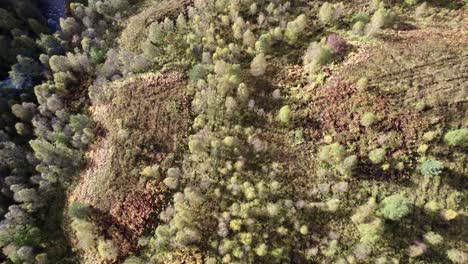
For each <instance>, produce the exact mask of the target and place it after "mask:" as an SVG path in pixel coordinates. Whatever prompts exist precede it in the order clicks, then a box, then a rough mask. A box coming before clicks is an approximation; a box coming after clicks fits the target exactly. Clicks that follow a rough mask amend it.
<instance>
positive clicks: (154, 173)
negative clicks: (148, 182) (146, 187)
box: [140, 165, 161, 180]
mask: <svg viewBox="0 0 468 264" xmlns="http://www.w3.org/2000/svg"><path fill="white" fill-rule="evenodd" d="M140 175H141V176H143V177H147V178H153V179H156V180H159V177H160V175H161V174H160V170H159V165H153V166H147V167H145V168H144V169H143V170H142V171H141V172H140Z"/></svg>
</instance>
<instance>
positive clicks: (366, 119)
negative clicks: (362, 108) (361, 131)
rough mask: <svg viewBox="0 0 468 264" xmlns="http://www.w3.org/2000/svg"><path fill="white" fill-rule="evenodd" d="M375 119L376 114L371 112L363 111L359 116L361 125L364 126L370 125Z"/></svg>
mask: <svg viewBox="0 0 468 264" xmlns="http://www.w3.org/2000/svg"><path fill="white" fill-rule="evenodd" d="M375 121H377V116H376V115H375V114H374V113H371V112H367V113H364V115H362V117H361V125H363V126H365V127H370V126H372V124H374V123H375Z"/></svg>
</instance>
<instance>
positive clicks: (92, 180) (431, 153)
mask: <svg viewBox="0 0 468 264" xmlns="http://www.w3.org/2000/svg"><path fill="white" fill-rule="evenodd" d="M188 2H189V1H168V2H164V3H162V4H160V5H148V6H145V5H143V7H142V12H141V13H139V14H137V15H135V16H134V17H132V18H130V19H129V22H128V24H127V27H126V29H125V30H124V31H123V33H122V36H121V38H120V45H121V48H122V49H126V50H133V51H135V50H137V49H138V47H137V46H135V45H134V43H141V42H142V41H141V40H142V39H143V37H144V34H145V32H144V30H145V28H146V27H147V26H148V25H149V24H150V23H151V22H152V21H155V20H161V18H162V17H163V16H164V15H167V14H169V16H170V17H172V18H173V17H175V16H176V15H177V14H178V12H180V10H182V9H183V8H184V7H185V6H186V5H187V4H188ZM364 2H365V1H355V2H353V3H351V4H349V3H347V7H350V8H349V9H348V8H347V10H348V11H349V12H355V11H359V10H361V9H362V5H363V3H364ZM366 2H367V1H366ZM313 4H314V3H312V5H313ZM433 11H434V10H433ZM443 12H446V13H447V14H445V15H444V13H443ZM462 12H463V11H462ZM408 15H409V14H407V13H404V12H402V13H401V14H400V16H401V17H405V16H408ZM461 15H463V14H460V12H459V11H452V10H451V9H445V8H444V9H442V13H441V12H435V11H434V15H432V16H430V17H428V18H425V19H421V20H416V19H413V20H411V19H410V20H405V21H408V22H405V23H400V24H398V25H397V26H395V29H390V30H387V31H385V32H383V34H382V35H381V36H379V37H378V38H376V39H366V38H356V37H354V36H351V35H349V34H348V33H346V32H343V31H342V29H340V28H339V27H338V28H336V30H335V31H336V32H337V33H342V35H343V36H345V38H346V39H347V40H348V41H349V43H351V44H352V45H353V47H352V48H351V52H350V53H348V54H347V55H346V56H345V57H344V58H342V59H341V60H337V61H336V62H335V63H333V64H332V65H329V66H327V67H325V68H324V69H323V70H322V71H321V72H320V73H319V75H318V76H320V78H318V79H316V80H314V81H313V82H312V83H309V82H308V81H307V80H306V79H305V78H303V69H302V62H301V56H302V54H303V53H304V51H305V49H306V47H307V45H308V43H309V42H310V41H312V40H316V39H315V38H316V37H314V36H316V35H320V34H323V35H326V32H325V29H322V28H320V27H317V28H314V30H311V31H309V32H308V33H306V34H305V35H306V36H305V37H304V39H306V40H307V41H304V42H302V43H300V44H297V45H296V46H295V47H290V48H291V50H292V51H290V52H289V51H288V50H284V49H283V50H281V49H278V52H277V54H274V55H275V56H272V58H271V59H272V60H271V63H270V66H269V68H268V69H267V73H266V74H265V77H263V79H259V78H257V79H255V80H254V79H252V80H248V82H250V83H248V84H249V85H251V86H255V87H262V89H261V90H260V89H257V90H259V91H261V92H259V93H258V94H256V95H255V98H256V100H257V102H256V106H255V107H254V108H253V109H251V112H249V113H247V114H246V116H245V117H244V118H245V123H246V124H249V123H250V124H255V126H257V127H261V128H262V129H263V132H262V133H261V134H260V137H261V139H263V140H265V141H267V142H268V144H269V146H270V147H271V149H272V150H271V152H270V153H271V154H270V156H269V157H267V158H268V159H270V160H271V161H272V162H276V163H277V164H278V166H280V167H282V169H283V171H284V172H285V173H284V175H283V176H282V181H283V184H284V185H285V186H287V190H288V192H290V193H292V194H293V198H294V199H295V200H300V199H307V200H314V199H315V200H317V201H318V200H320V199H321V198H326V197H333V196H334V195H335V193H334V192H335V191H334V190H336V188H338V186H340V184H342V183H343V182H346V183H347V184H348V185H347V186H348V191H347V192H346V193H345V194H343V195H344V196H345V199H343V201H344V202H343V203H342V204H340V208H342V210H340V211H339V212H336V213H331V214H325V215H324V216H323V217H320V218H317V221H316V222H314V223H313V226H314V230H311V232H312V233H314V234H316V235H317V237H326V236H329V235H330V234H332V233H338V234H340V235H341V238H340V241H341V244H342V248H341V250H342V254H343V255H346V254H348V253H350V252H352V250H353V243H352V242H353V241H356V240H359V234H358V232H357V229H356V226H355V224H353V223H352V222H351V221H350V220H349V219H350V217H351V215H352V214H353V212H354V209H355V208H356V207H357V206H359V205H362V204H363V203H365V202H366V201H367V198H368V197H369V196H375V197H378V198H383V197H385V196H387V195H391V194H393V193H397V192H405V193H406V194H409V198H410V200H411V201H412V202H414V204H415V205H416V210H414V213H413V214H412V215H411V216H410V217H408V218H407V219H405V220H404V221H403V222H401V223H393V224H392V225H391V226H389V227H386V233H385V236H384V237H385V239H384V241H379V245H378V247H379V248H380V249H382V250H384V252H381V253H382V254H388V255H390V256H395V255H399V254H400V252H401V251H402V249H404V248H407V247H408V246H410V243H411V242H412V241H417V240H421V237H422V235H423V234H424V233H425V232H426V231H427V230H429V228H428V227H430V229H431V230H433V231H435V232H439V233H441V234H443V235H444V237H445V238H446V245H447V246H450V247H458V248H462V247H463V245H466V243H467V241H466V237H468V234H467V231H466V228H464V226H466V208H465V207H466V203H463V202H459V203H456V202H454V201H455V200H457V201H466V198H467V197H466V193H464V190H466V187H467V181H466V176H464V175H466V169H467V168H466V155H464V154H463V151H452V150H450V149H448V148H447V147H446V146H445V145H444V143H443V142H442V136H443V133H444V132H446V131H447V130H448V129H451V128H458V127H466V126H467V121H468V120H467V113H466V111H467V98H468V93H467V90H466V85H467V81H466V80H467V78H468V75H467V74H468V72H467V70H468V65H467V62H466V61H467V56H468V54H467V52H466V50H467V44H466V43H468V35H467V34H466V20H464V18H460V17H461ZM317 39H318V38H317ZM363 78H366V79H367V81H368V85H367V86H366V87H365V88H362V87H358V85H357V82H358V81H359V80H360V79H363ZM106 89H107V90H108V96H109V98H110V100H109V101H108V102H106V103H103V104H102V105H97V106H93V108H92V109H91V112H92V113H93V118H94V119H95V121H97V122H98V124H99V126H100V132H101V133H100V135H99V139H98V140H97V141H96V143H95V144H94V145H93V146H92V147H91V148H90V151H89V153H88V156H89V160H90V163H89V165H88V167H87V169H86V170H85V171H83V172H82V175H81V179H80V181H79V183H78V184H77V186H76V188H75V190H74V191H73V192H72V194H71V196H70V199H69V200H70V201H75V200H79V201H82V202H86V203H88V204H90V205H92V207H94V208H96V209H98V210H99V211H100V212H101V220H100V221H101V223H100V224H99V226H100V228H101V229H102V232H104V233H105V234H106V236H108V237H111V238H112V239H114V241H115V242H116V243H118V244H119V249H120V251H121V252H120V253H121V255H122V256H124V255H126V254H128V253H129V252H135V251H137V248H138V246H137V240H138V237H140V236H141V235H143V234H145V231H149V230H154V226H155V225H157V223H158V221H157V220H156V218H155V216H156V215H157V213H159V211H160V210H161V209H162V208H164V207H165V206H166V203H165V201H166V199H165V194H166V193H167V190H166V189H165V187H163V186H162V185H158V184H155V183H153V182H152V181H147V180H146V179H142V177H141V176H139V173H140V171H141V169H143V168H144V167H145V166H148V165H153V164H161V171H165V169H167V168H169V167H171V166H173V165H175V164H177V165H180V161H181V160H182V159H183V155H184V154H186V143H187V135H188V131H189V125H190V123H191V120H192V116H191V111H190V104H189V102H190V100H189V97H190V96H189V92H188V91H187V90H186V78H185V77H184V76H182V75H181V74H178V73H174V72H172V73H164V74H153V73H149V74H145V75H138V76H134V77H131V78H129V79H125V80H122V81H115V82H113V83H111V84H109V85H108V87H106ZM275 90H279V92H280V94H281V96H280V98H279V99H275V98H273V96H272V93H273V92H274V91H275ZM285 104H289V105H291V107H292V109H293V112H294V122H293V123H292V124H291V125H289V126H281V125H279V124H278V123H277V122H275V121H274V117H275V115H276V112H277V110H278V109H279V108H280V107H281V106H282V105H285ZM418 105H419V106H418ZM421 105H422V106H424V107H420V106H421ZM366 112H373V113H375V114H376V116H377V121H376V122H375V123H374V124H373V125H372V126H370V127H363V126H362V125H361V119H362V115H363V114H364V113H366ZM430 131H434V132H435V133H436V135H437V136H436V137H435V138H434V139H432V140H430V141H428V142H427V141H424V140H423V139H422V138H423V135H424V134H425V133H426V132H430ZM331 142H339V143H341V144H343V145H344V146H345V147H346V150H347V153H348V154H350V155H351V154H354V155H357V157H358V158H359V160H360V161H359V168H358V170H357V171H356V173H355V174H354V175H353V176H352V177H341V176H338V175H330V173H326V172H325V173H324V172H320V168H321V167H322V164H321V163H320V162H319V161H318V160H317V155H318V151H319V148H320V147H322V146H324V145H326V144H328V143H331ZM423 144H427V145H428V147H429V148H428V150H426V151H425V152H421V151H420V147H421V145H423ZM378 147H384V148H385V149H386V150H387V151H386V160H385V162H384V163H383V164H380V165H375V164H372V162H370V161H369V158H368V156H369V152H370V151H371V150H373V149H376V148H378ZM428 157H437V159H439V160H441V161H443V162H444V164H446V166H447V169H446V170H445V171H444V174H443V175H441V177H439V178H437V179H435V180H431V181H428V180H427V179H426V178H424V177H422V175H421V174H420V173H419V171H418V165H419V163H420V162H421V161H422V160H424V159H426V158H428ZM401 166H403V168H402V167H401ZM188 168H189V167H186V170H187V169H188ZM434 199H435V200H437V201H438V202H440V203H441V204H442V205H443V206H444V208H451V209H454V210H457V211H459V212H461V216H460V217H458V218H457V219H455V220H452V221H451V222H450V224H447V223H446V222H443V221H440V219H439V218H437V217H433V216H431V215H428V214H427V213H425V212H424V210H423V207H424V205H425V203H426V202H428V201H430V200H434ZM330 236H331V235H330ZM184 258H185V259H184ZM84 259H87V261H88V262H87V263H99V260H97V259H96V258H95V256H94V255H93V253H92V252H91V253H89V254H88V255H86V256H85V257H84ZM419 260H420V261H421V262H420V263H446V262H447V259H446V257H445V256H443V255H441V254H439V253H435V252H432V253H430V254H427V255H425V256H423V257H422V258H420V259H419ZM323 261H324V262H323V263H325V261H326V260H323ZM167 263H201V256H200V255H199V254H198V252H176V253H174V256H173V259H171V260H168V261H167ZM418 263H419V262H418Z"/></svg>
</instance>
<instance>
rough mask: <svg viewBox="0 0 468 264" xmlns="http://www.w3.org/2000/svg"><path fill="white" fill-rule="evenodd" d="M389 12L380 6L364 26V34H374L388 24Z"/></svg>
mask: <svg viewBox="0 0 468 264" xmlns="http://www.w3.org/2000/svg"><path fill="white" fill-rule="evenodd" d="M391 19H392V17H391V14H390V11H388V10H387V9H385V8H383V7H381V8H379V9H378V10H377V11H376V12H375V13H374V15H373V16H372V18H371V21H370V22H369V24H367V26H366V34H367V35H368V36H374V35H376V34H377V33H379V31H380V30H381V29H382V28H384V27H386V26H388V25H389V24H390V23H391Z"/></svg>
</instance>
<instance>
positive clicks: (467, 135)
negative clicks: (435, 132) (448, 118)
mask: <svg viewBox="0 0 468 264" xmlns="http://www.w3.org/2000/svg"><path fill="white" fill-rule="evenodd" d="M444 141H445V143H447V145H449V146H456V147H467V146H468V129H466V128H461V129H457V130H452V131H450V132H447V134H445V136H444Z"/></svg>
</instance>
